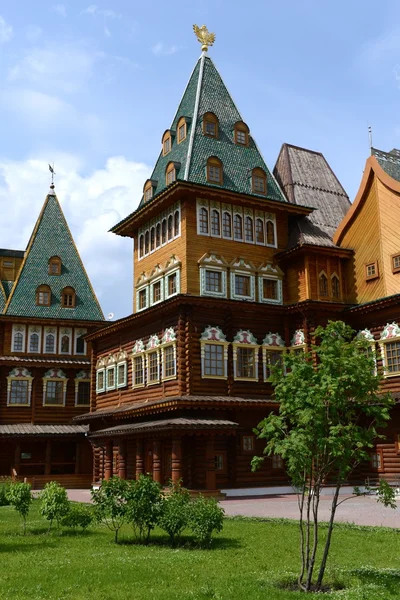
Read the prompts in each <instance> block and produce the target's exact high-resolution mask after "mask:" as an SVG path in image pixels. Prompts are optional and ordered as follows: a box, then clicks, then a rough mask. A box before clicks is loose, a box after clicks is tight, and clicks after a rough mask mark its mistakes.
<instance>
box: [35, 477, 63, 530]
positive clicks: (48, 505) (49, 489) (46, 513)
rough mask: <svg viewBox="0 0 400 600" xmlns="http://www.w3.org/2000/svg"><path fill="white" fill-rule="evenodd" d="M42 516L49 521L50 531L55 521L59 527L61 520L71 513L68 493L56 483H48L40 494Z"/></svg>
mask: <svg viewBox="0 0 400 600" xmlns="http://www.w3.org/2000/svg"><path fill="white" fill-rule="evenodd" d="M39 497H40V502H41V504H40V514H41V515H42V516H43V517H45V518H46V519H47V520H48V521H49V531H50V529H51V526H52V524H53V521H54V520H55V521H56V523H57V527H59V525H60V520H61V519H62V517H64V516H65V515H66V514H67V513H68V511H69V500H68V495H67V491H66V489H65V488H63V487H62V486H61V485H60V484H59V483H57V482H56V481H50V482H49V483H46V485H45V486H44V489H43V491H42V492H41V494H40V496H39Z"/></svg>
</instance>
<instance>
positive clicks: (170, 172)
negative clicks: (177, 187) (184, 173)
mask: <svg viewBox="0 0 400 600" xmlns="http://www.w3.org/2000/svg"><path fill="white" fill-rule="evenodd" d="M174 181H176V168H175V163H173V162H171V163H169V165H168V166H167V170H166V172H165V183H166V185H170V184H171V183H174Z"/></svg>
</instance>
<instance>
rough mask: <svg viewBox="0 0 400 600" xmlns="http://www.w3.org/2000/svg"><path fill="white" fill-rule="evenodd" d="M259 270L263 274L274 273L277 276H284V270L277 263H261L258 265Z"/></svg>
mask: <svg viewBox="0 0 400 600" xmlns="http://www.w3.org/2000/svg"><path fill="white" fill-rule="evenodd" d="M258 272H259V273H262V274H263V275H274V276H275V277H282V275H283V272H282V270H281V269H280V268H279V267H278V266H277V265H273V264H271V263H265V264H263V265H260V266H259V267H258Z"/></svg>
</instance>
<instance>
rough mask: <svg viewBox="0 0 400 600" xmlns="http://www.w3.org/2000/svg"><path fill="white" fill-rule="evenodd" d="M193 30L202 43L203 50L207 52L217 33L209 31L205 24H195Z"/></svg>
mask: <svg viewBox="0 0 400 600" xmlns="http://www.w3.org/2000/svg"><path fill="white" fill-rule="evenodd" d="M193 31H194V33H195V35H196V37H197V39H198V41H199V42H200V44H201V51H202V52H207V51H208V47H209V46H212V45H213V44H214V42H215V33H211V32H209V31H208V29H207V27H206V26H205V25H202V26H201V27H199V26H198V25H193Z"/></svg>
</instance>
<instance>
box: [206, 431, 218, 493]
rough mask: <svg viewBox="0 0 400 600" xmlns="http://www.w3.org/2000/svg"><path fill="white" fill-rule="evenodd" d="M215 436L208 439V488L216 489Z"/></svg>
mask: <svg viewBox="0 0 400 600" xmlns="http://www.w3.org/2000/svg"><path fill="white" fill-rule="evenodd" d="M216 487H217V486H216V478H215V452H214V437H209V438H207V441H206V489H207V490H215V489H216Z"/></svg>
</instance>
